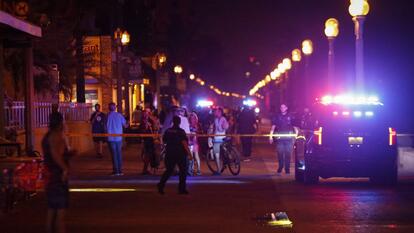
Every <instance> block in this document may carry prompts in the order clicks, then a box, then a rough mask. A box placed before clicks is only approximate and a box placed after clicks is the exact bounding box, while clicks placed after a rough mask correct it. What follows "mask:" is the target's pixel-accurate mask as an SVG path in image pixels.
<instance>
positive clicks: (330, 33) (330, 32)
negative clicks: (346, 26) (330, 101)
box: [325, 18, 339, 88]
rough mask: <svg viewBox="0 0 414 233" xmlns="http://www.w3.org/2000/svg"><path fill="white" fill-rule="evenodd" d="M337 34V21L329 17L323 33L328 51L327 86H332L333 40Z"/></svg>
mask: <svg viewBox="0 0 414 233" xmlns="http://www.w3.org/2000/svg"><path fill="white" fill-rule="evenodd" d="M338 34H339V23H338V20H336V19H334V18H329V19H327V20H326V22H325V35H326V37H327V38H328V43H329V51H328V87H329V88H331V87H332V83H333V79H334V70H335V53H334V40H335V38H336V37H337V36H338Z"/></svg>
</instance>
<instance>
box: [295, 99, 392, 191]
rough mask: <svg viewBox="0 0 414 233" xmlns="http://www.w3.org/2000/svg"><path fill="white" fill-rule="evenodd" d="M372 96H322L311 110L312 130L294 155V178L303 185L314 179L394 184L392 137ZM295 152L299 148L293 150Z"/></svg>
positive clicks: (381, 109)
mask: <svg viewBox="0 0 414 233" xmlns="http://www.w3.org/2000/svg"><path fill="white" fill-rule="evenodd" d="M383 108H384V106H383V104H382V103H381V102H380V101H379V99H378V98H377V97H375V96H372V97H364V96H360V97H353V96H346V95H342V96H324V97H322V98H320V99H318V100H317V104H316V106H315V108H314V109H313V112H314V116H315V118H316V129H315V130H314V131H313V132H311V133H310V134H308V135H309V136H308V137H307V138H306V140H304V141H303V142H304V147H303V148H304V149H303V150H302V152H303V153H301V152H298V151H296V152H297V153H296V156H295V159H296V166H295V178H296V180H297V181H303V182H305V183H308V184H312V183H317V182H318V180H319V177H322V178H330V177H369V178H370V180H371V181H372V182H375V183H384V184H395V183H396V182H397V174H398V172H397V154H398V153H397V146H396V138H397V133H396V131H395V129H393V128H392V127H390V126H389V125H388V124H387V122H386V120H385V118H384V114H383V113H384V109H383ZM296 148H297V149H298V148H299V147H298V146H297V147H296Z"/></svg>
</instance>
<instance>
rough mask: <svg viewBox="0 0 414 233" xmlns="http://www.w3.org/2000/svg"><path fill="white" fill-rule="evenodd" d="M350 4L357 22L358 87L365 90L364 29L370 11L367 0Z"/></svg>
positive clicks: (355, 0) (353, 17) (356, 67)
mask: <svg viewBox="0 0 414 233" xmlns="http://www.w3.org/2000/svg"><path fill="white" fill-rule="evenodd" d="M350 3H351V4H350V5H349V8H348V10H349V14H350V15H351V16H352V21H354V23H355V74H356V77H355V78H356V79H355V82H356V88H357V89H358V90H359V91H363V90H364V40H363V29H364V21H365V16H366V15H367V14H368V12H369V4H368V1H367V0H351V1H350Z"/></svg>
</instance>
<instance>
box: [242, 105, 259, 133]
mask: <svg viewBox="0 0 414 233" xmlns="http://www.w3.org/2000/svg"><path fill="white" fill-rule="evenodd" d="M255 124H256V115H255V114H254V112H253V110H252V109H243V111H242V112H241V113H240V115H239V125H238V131H239V133H242V134H243V133H245V134H250V133H254V132H255V128H254V125H255Z"/></svg>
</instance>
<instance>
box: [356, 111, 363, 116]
mask: <svg viewBox="0 0 414 233" xmlns="http://www.w3.org/2000/svg"><path fill="white" fill-rule="evenodd" d="M361 116H362V112H361V111H355V112H354V117H361Z"/></svg>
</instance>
